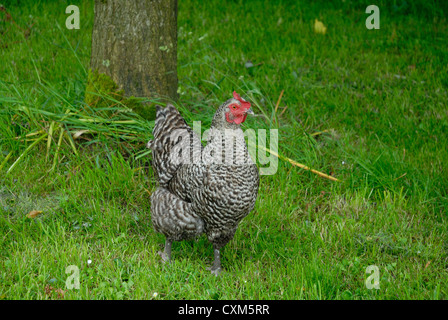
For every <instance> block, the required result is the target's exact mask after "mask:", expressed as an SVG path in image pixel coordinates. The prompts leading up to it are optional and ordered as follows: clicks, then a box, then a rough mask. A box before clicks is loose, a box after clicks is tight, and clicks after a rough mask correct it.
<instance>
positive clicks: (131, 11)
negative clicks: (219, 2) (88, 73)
mask: <svg viewBox="0 0 448 320" xmlns="http://www.w3.org/2000/svg"><path fill="white" fill-rule="evenodd" d="M90 67H91V69H92V70H97V71H98V72H99V73H104V74H106V75H108V76H109V77H110V78H112V80H114V81H115V83H116V84H117V85H118V87H119V89H122V90H124V93H125V95H126V96H135V97H152V96H154V95H157V96H159V97H160V96H164V97H169V98H171V99H173V100H177V0H129V1H126V0H95V21H94V25H93V33H92V54H91V61H90Z"/></svg>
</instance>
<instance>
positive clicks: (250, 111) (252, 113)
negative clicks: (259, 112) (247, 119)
mask: <svg viewBox="0 0 448 320" xmlns="http://www.w3.org/2000/svg"><path fill="white" fill-rule="evenodd" d="M246 113H247V114H250V115H251V116H253V115H255V113H254V112H253V111H252V108H249V109H247V110H246Z"/></svg>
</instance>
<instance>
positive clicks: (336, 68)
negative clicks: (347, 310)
mask: <svg viewBox="0 0 448 320" xmlns="http://www.w3.org/2000/svg"><path fill="white" fill-rule="evenodd" d="M69 4H77V5H78V6H79V8H80V12H81V29H80V30H67V29H66V28H65V19H66V17H67V15H66V14H65V8H66V6H67V5H69ZM369 4H371V3H367V2H365V3H364V2H357V1H356V2H354V1H349V0H346V1H340V2H339V1H338V2H334V3H327V1H317V2H315V3H313V4H309V3H307V2H299V1H297V2H296V1H278V2H274V1H256V0H253V1H207V2H201V3H199V2H194V1H179V21H178V28H179V39H178V72H179V85H180V93H181V94H180V100H179V103H178V106H179V108H180V109H181V111H182V113H183V114H184V115H185V118H186V119H187V121H188V122H189V123H190V124H192V122H193V121H195V120H201V121H202V124H203V125H202V130H205V129H206V128H207V127H208V126H209V124H210V121H211V117H212V115H213V113H214V110H215V109H216V107H217V106H218V105H219V104H220V103H221V102H222V101H225V100H226V99H228V98H229V97H230V95H231V92H232V90H237V92H239V93H241V94H242V95H243V96H246V97H249V98H250V100H251V102H252V104H253V106H254V110H255V112H256V113H258V114H261V115H263V116H260V117H256V118H252V119H248V120H247V121H246V123H245V128H254V129H259V128H262V129H269V128H274V129H278V130H279V153H280V154H281V155H283V156H286V157H289V158H291V159H293V160H295V161H297V162H299V163H302V164H305V165H307V166H309V167H311V168H314V169H316V170H319V171H322V172H324V173H326V174H332V175H334V176H335V177H337V178H338V179H340V180H341V182H333V181H329V180H327V179H323V178H321V177H319V176H317V175H315V174H313V173H310V172H308V171H306V170H302V169H300V168H297V167H293V166H292V165H291V164H289V163H287V162H284V161H279V167H278V171H277V173H276V174H275V175H272V176H263V177H262V179H261V185H260V191H259V196H258V200H257V203H256V207H255V210H254V211H253V212H252V213H251V214H250V215H249V216H248V217H247V218H245V219H244V220H243V222H242V223H241V225H240V227H239V229H238V231H237V233H236V235H235V238H234V239H233V240H232V241H231V242H230V243H229V244H228V245H227V246H226V248H225V249H224V251H223V267H224V272H223V273H222V274H221V276H220V277H218V278H216V277H214V276H212V275H211V274H210V273H209V271H207V270H206V267H207V266H209V265H210V264H211V262H212V256H213V252H212V251H213V250H212V247H211V245H210V244H209V243H208V241H207V240H206V238H205V237H201V238H200V239H198V240H197V241H190V242H182V243H175V244H174V246H173V258H174V261H173V263H172V264H171V265H168V266H165V265H163V264H161V262H160V258H159V257H158V255H157V251H158V250H160V249H161V247H162V246H163V242H164V237H163V236H162V235H160V234H156V233H155V232H154V231H153V229H152V224H151V218H150V203H149V194H150V192H152V190H154V188H155V187H156V182H155V179H154V176H153V173H152V169H151V167H150V164H149V156H148V155H146V150H145V143H146V141H147V140H148V139H149V138H150V137H151V126H152V122H150V121H146V120H144V119H142V118H141V117H139V116H138V115H136V114H134V113H133V112H130V111H129V110H128V109H126V108H125V107H124V106H122V105H120V104H119V103H117V101H113V100H112V99H111V100H110V101H111V107H110V108H108V109H106V110H104V109H101V110H97V109H95V110H91V109H90V108H88V106H86V104H85V102H84V93H85V87H86V80H87V73H86V70H88V67H89V59H90V44H91V43H90V41H91V38H90V35H91V28H92V25H93V3H92V1H83V2H79V1H78V2H77V1H70V3H68V2H64V1H45V2H41V3H39V2H31V1H20V7H18V5H17V1H6V2H4V5H5V7H6V9H7V11H8V12H9V13H10V14H11V16H12V17H13V20H14V22H15V24H14V23H12V22H11V21H10V20H6V19H5V15H4V13H3V12H0V33H1V38H0V47H1V51H0V60H1V61H5V62H6V63H2V64H0V230H1V233H0V237H1V238H0V239H1V241H0V246H1V250H0V272H1V274H0V283H1V284H0V298H2V299H57V298H58V295H57V293H58V292H61V291H58V289H61V290H64V298H65V299H184V298H185V299H447V298H448V285H447V276H448V240H447V234H448V224H447V223H448V217H447V212H448V197H447V191H448V171H447V166H446V163H447V161H448V150H447V145H448V135H447V132H448V112H447V103H448V76H447V75H448V51H447V48H446V40H447V39H448V22H447V20H446V17H445V15H444V12H447V7H446V4H444V3H443V2H441V3H438V2H429V1H418V2H414V3H412V4H410V3H407V2H405V1H394V2H392V3H389V2H387V3H386V2H378V4H377V5H378V6H379V7H380V10H381V29H380V30H367V29H366V28H365V19H366V17H367V14H365V12H364V11H365V8H366V7H367V5H369ZM261 8H263V9H261ZM316 18H317V19H319V20H320V21H322V22H323V23H324V24H325V25H326V26H327V28H328V30H327V33H326V34H325V35H320V34H315V33H314V32H313V24H314V19H316ZM27 30H28V31H27ZM248 61H251V62H252V64H253V65H254V66H253V67H251V68H247V67H246V62H248ZM282 90H284V95H283V97H282V99H281V102H280V105H279V107H278V110H277V112H276V113H275V112H274V108H275V105H276V103H277V100H278V97H279V95H280V93H281V91H282ZM285 108H286V109H285ZM280 114H281V115H280ZM93 119H96V121H94V120H93ZM50 127H52V130H53V133H52V134H51V135H50V136H51V137H52V138H50V139H49V138H48V135H47V134H48V132H49V130H50ZM80 130H89V131H86V132H85V133H84V134H83V135H81V137H80V138H78V139H75V138H73V134H75V133H76V132H78V133H79V132H80ZM324 130H328V131H327V132H325V133H322V134H318V135H312V134H313V133H316V132H320V131H324ZM38 139H40V140H38ZM31 210H40V211H42V213H41V214H40V215H39V216H38V217H36V218H34V219H30V218H27V217H26V215H27V214H28V213H29V212H30V211H31ZM88 260H91V263H90V264H88V263H87V261H88ZM69 265H76V266H78V268H79V270H80V285H81V287H80V289H79V290H76V289H72V290H70V289H67V288H66V287H65V281H66V279H67V277H68V276H69V275H68V274H66V273H65V270H66V268H67V266H69ZM369 265H376V266H378V268H379V272H380V289H379V290H375V289H373V290H369V289H367V288H366V285H365V279H366V278H367V277H368V274H366V272H365V270H366V268H367V267H368V266H369ZM155 293H157V294H155ZM59 298H61V297H59Z"/></svg>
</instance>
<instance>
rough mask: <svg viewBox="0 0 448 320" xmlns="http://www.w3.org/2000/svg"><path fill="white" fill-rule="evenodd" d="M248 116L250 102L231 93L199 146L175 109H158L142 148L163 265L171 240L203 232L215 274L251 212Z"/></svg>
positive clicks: (254, 190)
mask: <svg viewBox="0 0 448 320" xmlns="http://www.w3.org/2000/svg"><path fill="white" fill-rule="evenodd" d="M247 114H253V111H252V109H251V108H250V103H249V102H247V101H245V100H244V99H242V98H241V97H240V96H239V95H238V94H237V93H236V92H234V93H233V98H232V99H229V100H227V101H226V102H225V103H224V104H222V105H221V106H220V107H219V108H218V110H217V111H216V113H215V115H214V117H213V120H212V124H211V127H210V129H209V131H208V136H207V144H206V146H205V147H204V146H203V145H202V144H201V139H200V137H199V136H198V135H197V134H196V133H194V132H193V130H192V129H191V128H190V127H189V126H188V125H187V123H186V122H185V120H184V119H183V118H182V116H181V115H180V113H179V111H178V110H176V108H175V107H174V106H172V105H168V106H167V107H166V108H161V107H157V112H156V121H155V125H154V129H153V136H154V139H153V140H151V141H149V142H148V144H147V147H148V148H150V149H151V150H152V157H153V159H152V165H153V169H154V172H155V173H156V175H157V178H158V181H159V187H158V188H157V189H156V190H155V192H153V193H152V195H151V220H152V223H153V226H154V229H155V231H156V232H160V233H162V234H164V235H165V237H166V241H165V249H164V251H163V252H159V254H160V255H161V257H162V260H163V261H164V262H169V261H170V259H171V246H172V243H173V241H181V240H187V239H193V238H196V237H198V236H200V235H201V234H203V233H205V234H206V235H207V238H208V240H209V241H210V242H211V243H212V244H213V250H214V261H213V265H212V266H211V267H210V268H209V269H210V270H211V272H212V273H213V274H215V275H218V274H219V273H220V271H221V254H220V250H221V249H222V248H223V247H224V246H225V245H226V244H227V243H228V242H229V241H230V240H231V239H233V237H234V234H235V232H236V230H237V227H238V224H239V222H240V221H241V220H242V219H243V218H244V217H245V216H247V215H248V214H249V213H250V212H251V211H252V210H253V209H254V206H255V201H256V198H257V194H258V186H259V173H258V168H257V166H256V164H255V163H254V162H253V161H252V159H251V157H250V156H249V153H248V149H247V145H246V142H245V140H244V133H243V130H242V129H241V124H242V123H243V122H244V121H245V120H246V116H247Z"/></svg>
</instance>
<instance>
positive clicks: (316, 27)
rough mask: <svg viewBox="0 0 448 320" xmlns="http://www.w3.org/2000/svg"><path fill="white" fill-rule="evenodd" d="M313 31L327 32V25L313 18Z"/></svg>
mask: <svg viewBox="0 0 448 320" xmlns="http://www.w3.org/2000/svg"><path fill="white" fill-rule="evenodd" d="M314 32H315V33H320V34H325V33H326V32H327V27H326V26H325V25H324V24H323V23H322V22H321V21H319V20H317V19H315V20H314Z"/></svg>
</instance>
